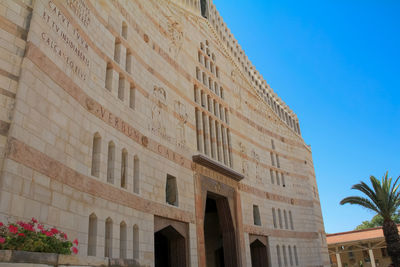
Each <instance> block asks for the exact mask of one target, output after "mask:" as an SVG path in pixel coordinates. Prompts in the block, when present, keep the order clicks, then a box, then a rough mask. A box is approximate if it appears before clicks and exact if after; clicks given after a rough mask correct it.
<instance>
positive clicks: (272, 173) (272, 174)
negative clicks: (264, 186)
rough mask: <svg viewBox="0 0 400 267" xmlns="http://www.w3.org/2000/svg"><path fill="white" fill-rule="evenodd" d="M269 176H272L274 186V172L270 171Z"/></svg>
mask: <svg viewBox="0 0 400 267" xmlns="http://www.w3.org/2000/svg"><path fill="white" fill-rule="evenodd" d="M269 174H270V175H271V184H274V183H275V180H274V172H273V171H272V170H269Z"/></svg>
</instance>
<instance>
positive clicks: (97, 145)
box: [91, 133, 101, 177]
mask: <svg viewBox="0 0 400 267" xmlns="http://www.w3.org/2000/svg"><path fill="white" fill-rule="evenodd" d="M100 160H101V136H100V134H99V133H95V134H94V136H93V147H92V170H91V171H92V175H93V176H95V177H99V175H100Z"/></svg>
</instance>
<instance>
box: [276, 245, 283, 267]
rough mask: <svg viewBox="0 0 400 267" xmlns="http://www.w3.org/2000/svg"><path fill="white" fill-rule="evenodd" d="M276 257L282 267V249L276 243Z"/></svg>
mask: <svg viewBox="0 0 400 267" xmlns="http://www.w3.org/2000/svg"><path fill="white" fill-rule="evenodd" d="M276 257H277V258H278V266H279V267H282V259H281V249H280V247H279V245H276Z"/></svg>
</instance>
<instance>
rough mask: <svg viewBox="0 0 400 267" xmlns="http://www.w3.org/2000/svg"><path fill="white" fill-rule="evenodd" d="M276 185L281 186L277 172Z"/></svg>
mask: <svg viewBox="0 0 400 267" xmlns="http://www.w3.org/2000/svg"><path fill="white" fill-rule="evenodd" d="M276 184H277V185H281V182H280V179H279V172H278V171H276Z"/></svg>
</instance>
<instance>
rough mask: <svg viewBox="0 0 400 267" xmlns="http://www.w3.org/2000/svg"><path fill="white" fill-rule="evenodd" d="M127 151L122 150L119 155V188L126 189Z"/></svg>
mask: <svg viewBox="0 0 400 267" xmlns="http://www.w3.org/2000/svg"><path fill="white" fill-rule="evenodd" d="M127 173H128V151H126V149H125V148H124V149H122V154H121V187H123V188H126V187H127V181H126V177H127V176H128V174H127Z"/></svg>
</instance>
